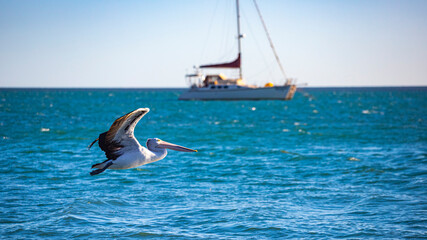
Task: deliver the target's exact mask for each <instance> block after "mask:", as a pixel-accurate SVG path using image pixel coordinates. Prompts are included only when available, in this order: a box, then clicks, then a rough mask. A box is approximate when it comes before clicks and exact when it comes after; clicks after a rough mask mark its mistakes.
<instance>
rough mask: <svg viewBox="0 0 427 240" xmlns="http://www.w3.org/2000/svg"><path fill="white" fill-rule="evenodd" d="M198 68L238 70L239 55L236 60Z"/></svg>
mask: <svg viewBox="0 0 427 240" xmlns="http://www.w3.org/2000/svg"><path fill="white" fill-rule="evenodd" d="M200 68H240V53H239V55H238V56H237V58H236V60H234V61H232V62H228V63H219V64H209V65H202V66H200Z"/></svg>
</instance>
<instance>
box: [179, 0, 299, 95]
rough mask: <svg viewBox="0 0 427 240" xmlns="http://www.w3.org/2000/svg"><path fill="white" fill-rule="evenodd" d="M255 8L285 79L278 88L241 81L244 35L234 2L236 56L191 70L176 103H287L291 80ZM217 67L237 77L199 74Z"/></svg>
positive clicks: (292, 88)
mask: <svg viewBox="0 0 427 240" xmlns="http://www.w3.org/2000/svg"><path fill="white" fill-rule="evenodd" d="M254 3H255V7H256V9H257V11H258V14H259V16H260V19H261V22H262V24H263V27H264V30H265V32H266V34H267V37H268V39H269V41H270V46H271V48H272V50H273V53H274V55H275V57H276V61H277V63H278V65H279V67H280V70H281V72H282V74H283V75H284V76H285V79H286V81H285V83H284V84H283V85H280V86H275V85H273V84H272V83H271V82H267V83H266V84H265V85H264V86H262V87H258V86H254V85H248V84H246V83H245V82H244V80H243V74H242V65H241V56H242V54H241V53H242V48H241V39H242V38H243V36H244V35H242V34H241V32H240V10H239V0H236V16H237V36H238V37H237V41H238V44H237V46H238V55H237V58H236V59H235V60H234V61H231V62H227V63H219V64H207V65H202V66H200V67H195V72H194V73H192V74H187V75H186V78H187V81H188V82H189V83H190V85H191V87H190V88H189V89H188V90H186V91H184V92H183V93H182V94H181V95H180V96H179V99H180V100H291V99H292V98H293V96H294V94H295V92H296V88H297V87H296V85H295V81H294V80H293V79H290V78H286V75H285V72H284V70H283V67H282V64H281V63H280V60H279V57H278V55H277V53H276V51H275V49H274V45H273V42H272V41H271V38H270V35H269V34H268V31H267V27H266V25H265V23H264V20H263V18H262V15H261V12H260V11H259V8H258V5H257V4H256V1H255V0H254ZM205 68H218V69H238V70H239V78H235V79H229V78H227V77H226V76H225V75H224V74H221V73H218V74H206V75H205V74H203V72H202V69H205Z"/></svg>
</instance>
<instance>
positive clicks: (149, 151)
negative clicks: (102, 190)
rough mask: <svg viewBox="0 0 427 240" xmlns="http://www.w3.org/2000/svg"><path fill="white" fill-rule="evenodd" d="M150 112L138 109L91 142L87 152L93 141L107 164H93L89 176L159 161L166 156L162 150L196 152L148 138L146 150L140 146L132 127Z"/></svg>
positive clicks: (117, 120) (119, 119)
mask: <svg viewBox="0 0 427 240" xmlns="http://www.w3.org/2000/svg"><path fill="white" fill-rule="evenodd" d="M149 111H150V109H149V108H139V109H136V110H135V111H132V112H130V113H128V114H126V115H124V116H122V117H120V118H118V119H116V121H114V123H113V125H111V127H110V130H108V131H107V132H104V133H101V134H100V135H99V137H98V138H97V139H95V141H93V142H92V143H91V144H90V145H89V147H88V148H89V149H90V148H91V147H92V145H93V144H94V143H96V141H98V144H99V147H100V148H101V150H102V151H104V152H105V156H106V157H107V160H105V161H104V162H102V163H97V164H94V165H93V166H92V168H97V169H96V170H93V171H92V172H91V173H90V175H92V176H93V175H96V174H100V173H102V172H103V171H105V170H106V169H129V168H136V167H139V166H141V165H144V164H148V163H152V162H156V161H159V160H162V159H163V158H165V157H166V155H167V154H168V152H167V150H166V149H171V150H175V151H181V152H197V150H193V149H189V148H186V147H182V146H178V145H176V144H172V143H168V142H165V141H162V140H160V139H158V138H149V139H148V140H147V148H145V147H143V146H141V145H140V144H139V142H138V140H136V138H135V136H134V134H133V132H134V129H135V126H136V124H137V123H138V122H139V120H141V118H142V117H144V115H145V114H147V113H148V112H149Z"/></svg>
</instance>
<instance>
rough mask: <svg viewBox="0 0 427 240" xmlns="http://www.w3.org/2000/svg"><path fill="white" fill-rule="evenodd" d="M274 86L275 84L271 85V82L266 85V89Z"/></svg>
mask: <svg viewBox="0 0 427 240" xmlns="http://www.w3.org/2000/svg"><path fill="white" fill-rule="evenodd" d="M273 86H274V85H273V83H271V82H268V83H266V84H265V85H264V87H273Z"/></svg>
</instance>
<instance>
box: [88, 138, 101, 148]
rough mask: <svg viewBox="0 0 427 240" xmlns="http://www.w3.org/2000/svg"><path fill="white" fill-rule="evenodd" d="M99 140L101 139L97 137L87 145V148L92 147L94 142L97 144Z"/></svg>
mask: <svg viewBox="0 0 427 240" xmlns="http://www.w3.org/2000/svg"><path fill="white" fill-rule="evenodd" d="M98 140H99V138H97V139H95V140H94V141H93V142H92V143H91V144H90V145H89V146H87V149H90V148H91V147H92V146H93V144H95V143H96V141H98Z"/></svg>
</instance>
